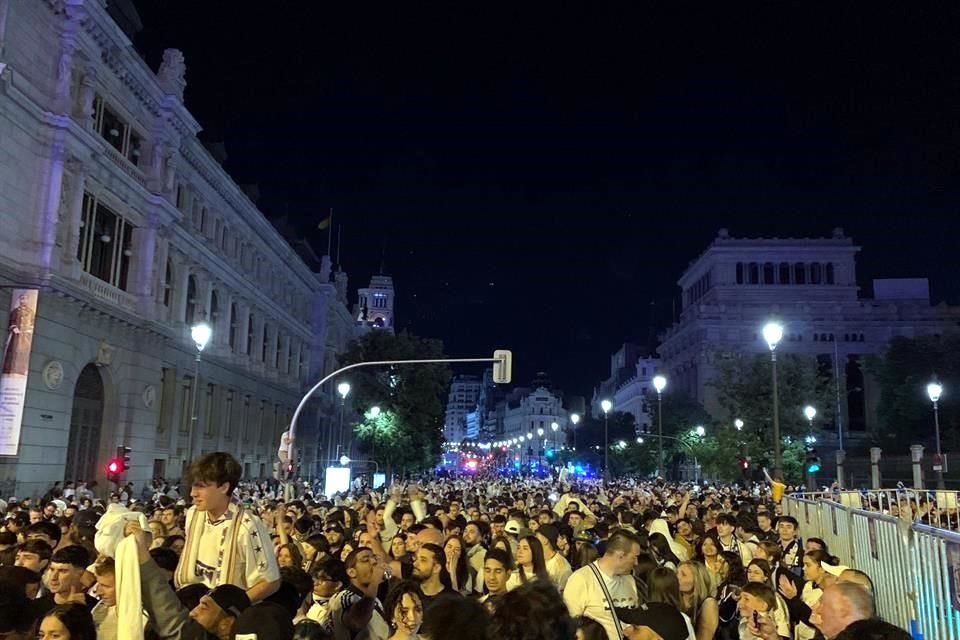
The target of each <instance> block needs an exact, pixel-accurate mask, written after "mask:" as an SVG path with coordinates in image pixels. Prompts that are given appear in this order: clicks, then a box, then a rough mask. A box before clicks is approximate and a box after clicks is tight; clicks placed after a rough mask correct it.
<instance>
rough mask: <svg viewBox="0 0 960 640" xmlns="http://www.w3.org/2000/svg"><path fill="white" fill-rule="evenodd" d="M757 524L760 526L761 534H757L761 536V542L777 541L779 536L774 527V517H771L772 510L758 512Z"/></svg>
mask: <svg viewBox="0 0 960 640" xmlns="http://www.w3.org/2000/svg"><path fill="white" fill-rule="evenodd" d="M757 526H758V527H760V534H759V535H758V536H757V537H759V538H760V542H764V541H770V542H776V541H777V538H778V537H779V536H778V535H777V530H776V529H774V528H773V519H772V518H771V517H770V512H768V511H758V512H757Z"/></svg>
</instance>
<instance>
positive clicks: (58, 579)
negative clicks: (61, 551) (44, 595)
mask: <svg viewBox="0 0 960 640" xmlns="http://www.w3.org/2000/svg"><path fill="white" fill-rule="evenodd" d="M81 576H83V569H80V568H78V567H74V566H73V565H72V564H63V563H61V562H51V563H50V567H49V568H48V569H47V572H46V582H47V588H48V589H50V592H51V593H54V594H57V595H61V596H68V595H70V594H71V592H72V591H73V589H74V588H79V587H80V578H81Z"/></svg>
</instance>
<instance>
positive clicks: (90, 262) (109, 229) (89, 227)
mask: <svg viewBox="0 0 960 640" xmlns="http://www.w3.org/2000/svg"><path fill="white" fill-rule="evenodd" d="M133 228H134V227H133V225H131V224H130V223H129V222H127V221H126V220H124V219H123V218H122V217H121V216H119V215H118V214H116V213H114V212H113V211H111V210H110V209H108V208H107V207H105V206H104V205H103V204H101V203H100V202H99V201H98V200H97V198H96V197H95V196H93V195H91V194H89V193H84V194H83V212H82V217H81V220H80V242H79V244H78V245H77V259H78V260H79V261H80V265H81V266H82V267H83V270H84V271H86V272H87V273H89V274H90V275H92V276H94V277H95V278H98V279H100V280H103V281H104V282H106V283H109V284H111V285H113V286H114V287H116V288H118V289H123V290H126V288H127V275H128V274H129V272H130V257H131V256H132V255H133V249H132V243H133Z"/></svg>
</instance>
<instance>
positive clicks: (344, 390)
mask: <svg viewBox="0 0 960 640" xmlns="http://www.w3.org/2000/svg"><path fill="white" fill-rule="evenodd" d="M337 393H339V394H340V426H339V428H338V429H337V452H336V454H335V457H334V459H338V458H339V457H340V449H341V448H343V406H344V405H345V404H346V403H347V396H348V395H350V383H349V382H346V381H344V382H341V383H340V384H338V385H337Z"/></svg>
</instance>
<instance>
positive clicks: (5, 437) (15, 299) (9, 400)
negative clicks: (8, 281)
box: [0, 289, 38, 456]
mask: <svg viewBox="0 0 960 640" xmlns="http://www.w3.org/2000/svg"><path fill="white" fill-rule="evenodd" d="M37 294H38V292H37V290H36V289H14V290H13V296H12V297H11V300H10V322H9V323H8V324H7V334H6V336H5V338H4V341H5V346H4V349H3V366H2V368H0V456H15V455H17V448H18V447H19V446H20V427H21V424H22V422H23V404H24V400H25V399H26V396H27V376H28V375H29V373H30V351H31V349H32V348H33V327H34V325H35V323H36V318H37Z"/></svg>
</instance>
